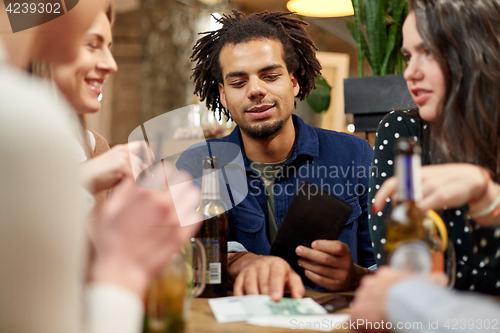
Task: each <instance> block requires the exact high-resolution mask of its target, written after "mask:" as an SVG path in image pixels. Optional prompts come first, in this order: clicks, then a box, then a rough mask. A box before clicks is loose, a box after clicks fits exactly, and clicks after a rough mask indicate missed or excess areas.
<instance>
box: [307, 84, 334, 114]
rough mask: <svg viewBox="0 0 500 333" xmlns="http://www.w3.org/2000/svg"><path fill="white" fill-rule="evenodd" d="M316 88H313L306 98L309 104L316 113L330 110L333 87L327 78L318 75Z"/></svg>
mask: <svg viewBox="0 0 500 333" xmlns="http://www.w3.org/2000/svg"><path fill="white" fill-rule="evenodd" d="M315 83H316V89H313V90H312V91H311V93H310V94H309V96H308V97H307V98H306V100H307V104H309V106H310V107H311V109H312V110H313V111H314V112H316V113H321V112H323V111H326V110H328V108H329V107H330V99H331V93H332V87H330V85H329V84H328V82H326V80H325V78H324V77H322V76H318V77H317V78H316V80H315Z"/></svg>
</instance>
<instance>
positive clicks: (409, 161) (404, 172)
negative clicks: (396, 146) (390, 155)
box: [396, 154, 422, 203]
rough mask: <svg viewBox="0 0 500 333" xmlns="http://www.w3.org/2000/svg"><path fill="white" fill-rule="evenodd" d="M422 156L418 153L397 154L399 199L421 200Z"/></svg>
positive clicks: (401, 200)
mask: <svg viewBox="0 0 500 333" xmlns="http://www.w3.org/2000/svg"><path fill="white" fill-rule="evenodd" d="M421 163H422V162H421V158H420V155H417V154H399V155H397V156H396V176H397V178H398V193H397V194H398V200H399V201H400V202H403V201H415V202H417V203H418V202H420V200H421V199H422V187H421V176H420V169H421Z"/></svg>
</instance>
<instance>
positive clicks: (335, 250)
mask: <svg viewBox="0 0 500 333" xmlns="http://www.w3.org/2000/svg"><path fill="white" fill-rule="evenodd" d="M311 247H312V248H313V249H314V250H317V251H321V252H325V253H329V254H331V255H334V256H341V257H343V256H347V255H349V256H350V255H351V249H350V248H349V246H348V245H347V244H345V243H343V242H341V241H338V240H324V239H323V240H315V241H314V242H313V243H312V244H311Z"/></svg>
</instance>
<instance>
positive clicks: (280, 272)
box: [269, 263, 291, 302]
mask: <svg viewBox="0 0 500 333" xmlns="http://www.w3.org/2000/svg"><path fill="white" fill-rule="evenodd" d="M290 270H291V268H290V266H289V265H288V263H285V264H283V265H273V266H271V271H270V273H269V274H270V275H269V285H270V288H271V298H272V300H273V301H275V302H277V301H279V300H280V299H281V298H283V295H284V293H285V281H289V279H290V277H289V276H288V275H289V274H290Z"/></svg>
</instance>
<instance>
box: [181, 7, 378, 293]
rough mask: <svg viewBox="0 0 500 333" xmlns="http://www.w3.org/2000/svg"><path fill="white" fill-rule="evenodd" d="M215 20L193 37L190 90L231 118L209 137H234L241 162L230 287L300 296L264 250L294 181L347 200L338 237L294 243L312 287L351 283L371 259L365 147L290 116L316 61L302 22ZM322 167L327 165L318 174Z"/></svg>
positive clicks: (187, 162)
mask: <svg viewBox="0 0 500 333" xmlns="http://www.w3.org/2000/svg"><path fill="white" fill-rule="evenodd" d="M219 22H220V23H221V24H222V28H220V29H219V30H216V31H212V32H208V33H206V34H205V36H204V37H202V38H200V39H199V40H198V42H197V44H196V45H195V47H194V50H193V54H192V60H193V61H194V62H196V67H195V69H194V74H193V78H194V83H195V87H196V88H195V94H198V95H199V97H200V98H201V100H202V101H203V100H206V105H207V107H208V108H209V109H211V110H213V111H214V112H219V116H222V115H225V116H226V117H228V118H232V119H233V120H234V121H235V122H236V124H237V125H238V126H237V127H236V128H235V130H234V131H233V132H232V133H231V134H230V135H228V136H226V137H224V138H221V139H216V140H210V141H209V142H212V143H213V142H223V143H231V144H236V145H237V146H239V148H240V149H241V152H242V155H243V160H244V163H245V170H246V175H247V181H248V191H249V195H248V196H247V197H246V198H245V199H244V200H243V201H242V202H241V203H239V204H238V205H237V206H235V207H233V209H232V210H231V211H230V225H229V238H230V240H231V241H237V242H239V243H240V244H242V245H243V246H244V247H245V249H246V250H248V252H239V253H230V254H229V268H228V271H229V276H230V279H232V280H233V281H235V282H234V294H235V295H242V294H244V293H246V294H259V293H260V294H269V295H271V296H272V298H273V299H274V300H279V299H280V298H281V297H282V296H283V292H284V287H285V286H287V287H288V288H289V289H290V291H291V293H292V297H295V298H300V297H302V296H303V294H304V286H303V284H302V281H301V278H300V277H299V275H298V274H296V273H295V271H294V270H293V269H292V268H291V267H290V265H289V264H288V263H287V262H286V261H285V260H283V259H281V258H279V257H275V256H270V255H269V251H270V248H271V244H272V242H273V240H274V237H275V235H276V232H277V230H278V229H279V227H280V225H281V222H282V220H283V217H284V215H285V213H286V211H287V209H288V206H289V205H290V203H291V201H292V198H293V196H294V195H295V193H296V191H297V189H298V187H299V186H300V182H301V181H302V180H305V181H307V182H309V183H313V184H316V185H317V186H318V187H320V188H322V189H323V190H326V191H328V192H330V193H332V194H335V195H336V196H337V197H339V198H341V199H343V200H344V201H346V202H348V203H349V204H350V205H351V206H352V207H353V212H352V214H351V216H350V218H349V220H348V222H347V223H346V225H345V227H344V230H343V232H342V234H341V236H340V238H339V240H338V241H331V240H317V241H315V242H313V243H312V244H311V247H310V248H309V247H303V246H299V247H297V249H296V253H297V255H299V256H300V257H301V259H300V260H299V265H300V266H301V267H303V268H304V269H305V274H306V276H307V277H308V278H309V279H310V280H311V281H313V282H314V283H316V284H317V285H319V286H322V287H325V288H327V289H329V290H347V289H353V288H356V287H357V285H358V283H359V280H360V278H361V277H362V276H363V275H365V274H367V273H368V272H369V270H368V269H367V268H366V267H369V266H371V265H373V264H374V263H375V261H374V257H373V250H372V246H371V241H370V236H369V231H368V221H367V215H368V214H367V193H366V189H367V188H368V174H367V173H368V169H369V165H370V160H371V156H372V150H371V148H370V146H369V145H368V143H367V142H366V141H365V140H362V139H359V138H357V137H354V136H352V135H348V134H344V133H337V132H333V131H327V130H323V129H319V128H314V127H310V126H308V125H306V124H305V123H304V122H303V121H302V120H301V119H300V118H299V117H297V116H295V115H293V116H292V111H293V109H294V105H295V97H298V98H299V99H300V100H303V99H304V98H305V97H306V96H307V95H308V94H309V93H310V91H311V89H313V88H314V79H315V77H316V76H318V75H319V74H320V70H321V65H320V64H319V61H318V59H317V58H316V47H315V45H314V43H313V41H312V40H311V38H310V36H309V35H308V34H307V32H306V30H305V29H304V26H305V25H307V23H305V22H303V21H301V20H298V19H295V18H293V17H291V16H290V13H282V12H272V13H269V12H263V13H258V14H253V15H250V16H248V17H246V16H245V15H243V14H242V13H240V12H238V11H233V13H232V15H224V16H223V17H222V18H221V19H220V20H219ZM190 154H191V153H190V152H189V151H187V152H185V153H184V154H183V155H182V156H181V158H180V159H179V161H178V163H177V167H178V168H180V169H185V170H188V171H189V172H191V174H193V175H197V176H199V175H200V173H199V170H198V172H197V171H196V170H195V168H196V167H197V165H198V164H199V165H200V166H201V163H197V162H194V160H193V159H192V158H190V157H189V155H190ZM321 168H324V170H327V169H328V170H329V171H328V172H329V173H326V172H323V174H322V177H321V175H320V173H321ZM335 170H336V171H337V172H334V171H335ZM339 170H341V171H342V172H339ZM359 170H362V171H363V172H361V175H360V172H359ZM195 178H196V176H195ZM304 223H314V222H313V221H304ZM311 228H314V225H312V226H311Z"/></svg>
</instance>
